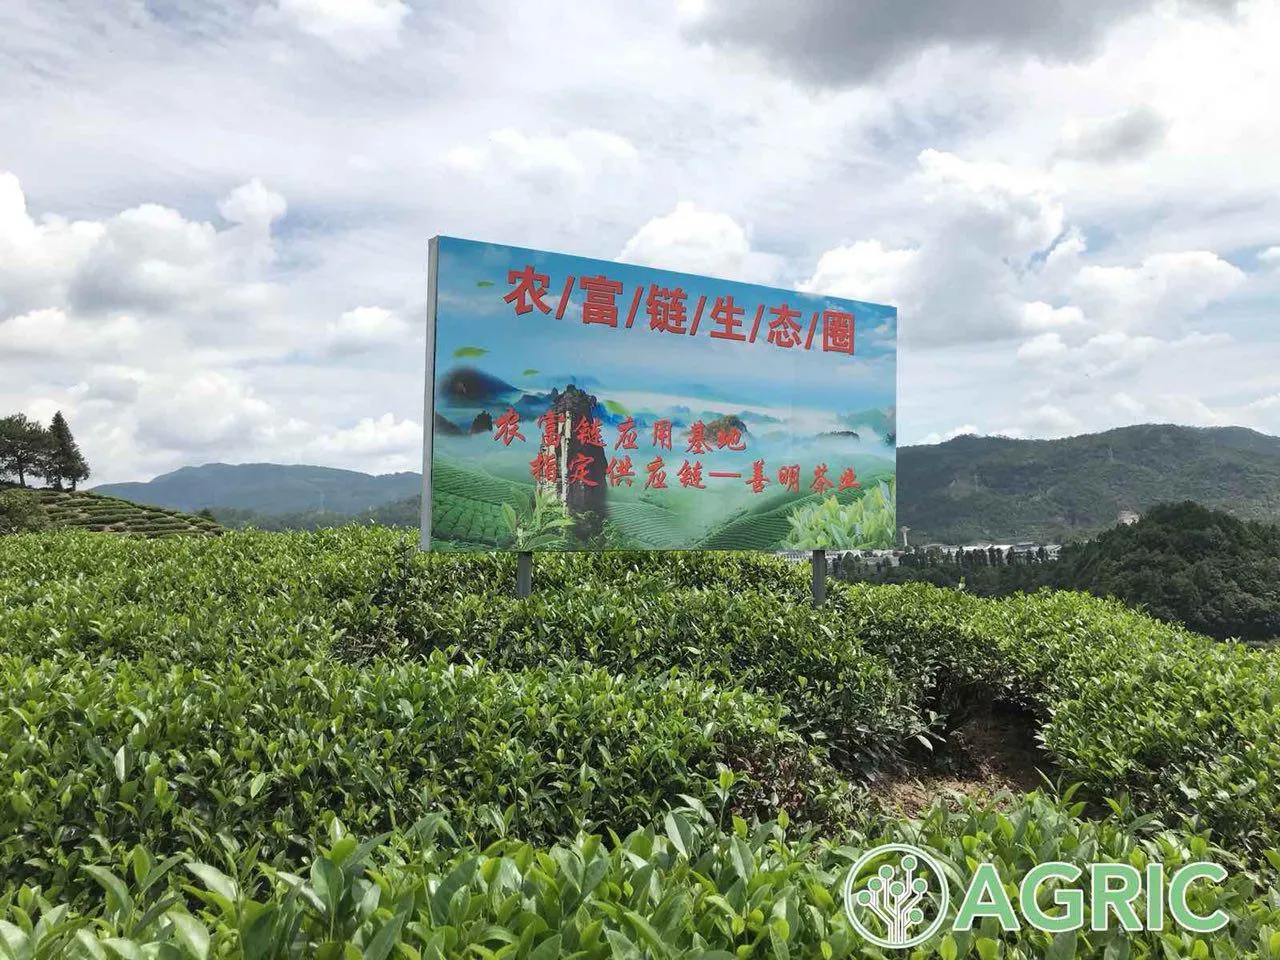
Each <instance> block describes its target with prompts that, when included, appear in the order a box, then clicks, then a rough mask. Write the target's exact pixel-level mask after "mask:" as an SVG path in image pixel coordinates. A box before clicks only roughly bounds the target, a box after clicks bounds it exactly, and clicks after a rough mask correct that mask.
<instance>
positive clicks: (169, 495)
mask: <svg viewBox="0 0 1280 960" xmlns="http://www.w3.org/2000/svg"><path fill="white" fill-rule="evenodd" d="M421 489H422V477H421V475H420V474H417V473H388V474H383V475H381V476H370V475H369V474H367V473H359V472H357V471H355V470H337V469H334V468H332V467H313V466H286V465H282V464H276V463H242V464H227V463H206V464H205V465H204V466H200V467H183V468H181V469H180V470H175V471H173V472H172V473H166V474H163V475H162V476H159V477H156V478H155V479H154V480H150V481H147V482H145V483H106V484H103V485H102V486H99V487H94V488H93V490H94V492H95V493H101V494H106V495H108V496H114V497H124V498H126V499H128V500H133V501H136V502H138V503H148V504H154V505H156V506H160V507H169V508H171V509H176V510H192V511H194V510H201V509H204V508H205V507H209V508H211V509H214V510H217V509H219V508H222V509H239V510H252V511H254V512H257V513H267V514H281V513H299V512H309V511H321V510H322V511H326V512H330V513H337V514H354V513H359V512H361V511H363V510H368V509H370V508H371V507H377V506H381V505H382V504H384V503H391V502H393V501H396V500H403V499H404V498H406V497H409V496H412V495H413V494H415V493H419V492H421Z"/></svg>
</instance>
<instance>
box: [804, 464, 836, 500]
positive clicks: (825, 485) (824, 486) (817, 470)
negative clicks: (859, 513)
mask: <svg viewBox="0 0 1280 960" xmlns="http://www.w3.org/2000/svg"><path fill="white" fill-rule="evenodd" d="M834 486H835V484H834V483H833V482H832V481H831V480H830V479H828V477H827V465H826V464H825V463H820V464H818V465H817V466H816V467H814V468H813V483H811V484H810V485H809V489H810V490H812V491H813V492H814V493H825V492H826V491H828V490H830V489H831V488H832V487H834Z"/></svg>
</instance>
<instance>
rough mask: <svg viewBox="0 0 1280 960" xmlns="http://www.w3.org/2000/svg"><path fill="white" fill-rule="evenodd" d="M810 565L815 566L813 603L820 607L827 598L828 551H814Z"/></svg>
mask: <svg viewBox="0 0 1280 960" xmlns="http://www.w3.org/2000/svg"><path fill="white" fill-rule="evenodd" d="M810 566H812V568H813V605H814V606H815V607H820V606H822V604H823V601H825V600H826V599H827V551H825V550H815V551H813V556H812V559H811V560H810Z"/></svg>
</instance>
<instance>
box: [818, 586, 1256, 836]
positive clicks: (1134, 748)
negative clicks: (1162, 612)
mask: <svg viewBox="0 0 1280 960" xmlns="http://www.w3.org/2000/svg"><path fill="white" fill-rule="evenodd" d="M834 587H835V589H833V591H832V594H831V603H832V611H833V613H836V614H838V615H839V616H840V617H841V618H842V619H843V620H844V621H845V622H846V623H848V624H849V625H850V627H851V628H852V629H853V630H854V631H856V632H857V634H858V635H859V636H860V637H861V638H862V640H863V642H864V643H865V644H866V646H867V647H868V648H869V649H871V650H874V651H876V652H878V653H880V654H881V655H882V656H884V657H885V658H886V659H887V660H888V661H889V662H890V663H892V664H894V665H895V668H896V669H897V670H898V671H899V673H900V674H902V673H904V672H905V673H907V674H909V675H910V676H911V678H912V680H913V681H914V682H915V684H916V686H915V689H918V690H921V691H925V692H926V696H927V698H928V699H929V702H931V703H933V704H935V705H936V706H937V707H938V709H940V710H943V711H947V710H951V709H954V708H955V707H956V706H957V705H958V704H960V703H962V702H963V700H964V699H965V698H966V697H973V696H976V695H979V692H980V693H981V695H982V696H985V697H988V698H991V697H994V698H998V699H1003V700H1006V701H1010V702H1016V703H1020V704H1023V705H1025V706H1027V707H1029V708H1031V709H1032V710H1033V711H1034V712H1035V714H1036V715H1037V716H1038V717H1039V720H1040V723H1041V726H1040V732H1039V737H1040V740H1041V741H1042V743H1043V744H1044V746H1045V748H1046V749H1047V751H1048V752H1049V754H1050V755H1051V756H1052V757H1053V759H1054V761H1055V762H1056V763H1057V764H1058V765H1059V767H1061V769H1062V771H1063V773H1064V774H1065V775H1066V776H1067V777H1068V778H1069V779H1074V780H1076V781H1078V782H1081V783H1084V784H1086V785H1087V786H1088V788H1089V790H1090V791H1091V792H1092V793H1094V794H1095V795H1098V796H1104V795H1118V794H1120V793H1126V792H1127V793H1131V794H1133V796H1134V797H1135V798H1136V799H1138V800H1139V801H1140V802H1142V803H1143V804H1145V805H1147V806H1150V807H1152V808H1154V809H1159V810H1163V811H1165V812H1168V813H1179V812H1180V813H1183V814H1185V815H1187V816H1190V817H1192V818H1194V820H1195V821H1196V822H1202V823H1204V824H1205V825H1208V826H1211V827H1213V829H1214V830H1215V831H1216V832H1217V833H1218V835H1219V836H1222V837H1224V838H1229V839H1230V840H1231V841H1232V842H1233V843H1235V844H1237V845H1239V846H1241V847H1246V848H1252V849H1255V850H1256V849H1260V848H1262V847H1264V846H1268V845H1275V844H1276V843H1277V842H1278V838H1280V659H1278V658H1277V656H1276V654H1275V653H1273V652H1271V651H1266V650H1255V649H1252V648H1250V647H1247V646H1245V645H1242V644H1227V643H1221V642H1219V641H1215V640H1211V639H1209V638H1207V637H1202V636H1199V635H1197V634H1193V633H1190V632H1189V631H1186V630H1183V629H1182V628H1179V627H1175V626H1171V625H1167V624H1162V623H1159V622H1157V621H1155V620H1152V619H1150V618H1149V617H1146V616H1144V615H1142V614H1140V613H1137V612H1135V611H1133V610H1131V609H1129V608H1127V607H1124V606H1122V605H1121V604H1119V603H1118V602H1115V601H1109V600H1100V599H1097V598H1095V597H1091V596H1088V595H1085V594H1072V593H1050V592H1047V591H1045V592H1041V593H1037V594H1033V595H1019V596H1014V597H1008V598H1004V599H1000V600H983V599H979V598H975V597H970V596H966V595H965V594H963V593H957V592H955V591H949V590H944V589H941V588H937V587H930V586H924V585H910V586H905V587H866V586H860V585H848V586H846V585H840V584H837V585H834Z"/></svg>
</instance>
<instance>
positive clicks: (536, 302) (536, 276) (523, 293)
mask: <svg viewBox="0 0 1280 960" xmlns="http://www.w3.org/2000/svg"><path fill="white" fill-rule="evenodd" d="M507 283H509V284H511V291H510V292H509V293H508V294H507V295H506V296H505V297H503V298H502V299H503V300H505V301H506V302H507V303H510V304H514V305H515V308H516V313H518V314H526V313H529V312H530V311H531V310H533V308H534V307H537V308H538V309H539V310H541V311H542V312H543V313H550V312H551V308H550V307H549V306H547V304H546V302H545V301H544V300H543V299H542V298H543V297H545V296H546V295H547V286H548V284H550V283H551V278H550V277H548V276H547V275H546V274H545V273H538V272H537V271H536V270H535V269H534V268H533V267H532V266H526V267H525V268H524V269H523V270H508V271H507Z"/></svg>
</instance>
